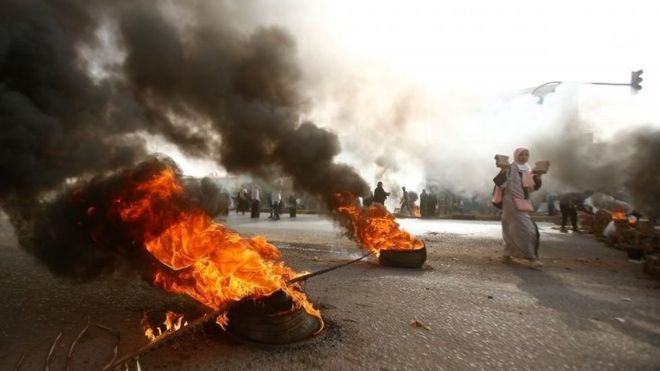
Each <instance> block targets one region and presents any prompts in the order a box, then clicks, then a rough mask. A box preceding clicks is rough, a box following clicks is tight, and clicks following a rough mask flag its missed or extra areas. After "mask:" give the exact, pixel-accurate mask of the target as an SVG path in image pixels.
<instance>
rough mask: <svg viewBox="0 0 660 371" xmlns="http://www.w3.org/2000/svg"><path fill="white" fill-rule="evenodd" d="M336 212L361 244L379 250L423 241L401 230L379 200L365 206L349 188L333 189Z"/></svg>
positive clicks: (405, 247) (415, 246) (412, 246)
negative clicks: (345, 190) (342, 190)
mask: <svg viewBox="0 0 660 371" xmlns="http://www.w3.org/2000/svg"><path fill="white" fill-rule="evenodd" d="M334 201H335V205H336V210H337V212H338V213H339V214H340V215H341V216H343V217H345V218H346V220H347V221H348V223H347V228H348V229H349V234H350V235H351V236H352V237H353V238H355V239H356V240H357V241H358V242H359V243H360V244H361V245H362V247H363V248H365V249H367V250H369V251H374V252H375V253H376V254H378V252H379V251H380V250H416V249H421V248H422V247H424V243H423V242H422V241H420V240H418V239H416V238H414V237H413V236H412V235H411V234H410V233H408V232H406V231H404V230H401V229H400V228H399V224H398V223H397V222H396V221H395V218H394V215H392V213H390V212H389V211H387V209H385V207H384V206H383V205H381V204H378V203H374V204H372V205H371V206H369V207H367V208H362V207H360V206H358V203H357V198H356V197H355V195H353V194H351V193H348V192H340V193H336V194H335V197H334Z"/></svg>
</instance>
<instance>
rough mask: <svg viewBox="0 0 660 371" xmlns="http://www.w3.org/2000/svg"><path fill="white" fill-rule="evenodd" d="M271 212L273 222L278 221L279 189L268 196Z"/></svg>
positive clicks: (280, 196) (280, 194) (280, 192)
mask: <svg viewBox="0 0 660 371" xmlns="http://www.w3.org/2000/svg"><path fill="white" fill-rule="evenodd" d="M270 202H271V210H272V211H271V212H272V214H273V215H272V217H273V220H280V206H281V204H282V191H280V190H279V189H277V190H275V191H273V192H272V193H271V194H270Z"/></svg>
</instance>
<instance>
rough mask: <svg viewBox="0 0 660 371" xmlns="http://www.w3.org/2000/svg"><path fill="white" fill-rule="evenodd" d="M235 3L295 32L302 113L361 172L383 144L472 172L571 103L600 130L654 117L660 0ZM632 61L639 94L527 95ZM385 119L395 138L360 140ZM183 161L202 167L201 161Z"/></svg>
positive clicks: (412, 166)
mask: <svg viewBox="0 0 660 371" xmlns="http://www.w3.org/2000/svg"><path fill="white" fill-rule="evenodd" d="M236 4H238V5H236V10H235V11H236V12H238V13H245V14H252V15H251V16H248V17H251V18H250V19H251V20H250V21H248V22H245V21H244V19H245V18H244V17H240V19H242V20H243V21H241V22H240V23H237V25H236V26H237V27H242V28H244V29H245V31H246V32H249V31H250V30H251V29H253V28H254V27H255V26H256V25H262V24H277V25H281V26H283V27H285V28H288V29H289V30H290V31H291V33H292V34H293V36H294V37H295V38H296V40H297V42H298V46H299V56H300V59H301V61H302V64H303V66H304V69H305V71H306V76H307V80H308V90H309V91H308V94H309V96H310V97H311V99H312V102H313V103H314V104H313V105H312V110H311V111H310V112H307V113H306V115H307V116H306V118H309V119H312V120H314V121H316V122H317V123H319V124H320V125H322V126H326V127H329V128H331V129H332V130H334V131H335V132H337V133H338V134H339V136H340V139H341V141H342V144H343V146H344V148H345V150H346V152H345V153H344V154H342V156H341V160H345V161H348V162H351V163H353V164H355V165H357V166H360V168H361V169H363V172H365V174H364V175H365V176H366V177H367V178H369V179H368V180H369V181H372V180H374V179H371V178H374V177H377V176H380V174H379V173H378V171H379V170H382V169H379V168H378V167H377V166H375V165H373V159H374V158H375V157H377V156H379V155H381V154H387V155H391V156H392V157H393V158H395V159H396V160H397V162H398V163H402V162H403V163H405V164H409V166H400V169H399V171H398V173H397V174H395V175H398V176H399V177H404V178H406V179H409V181H410V182H411V183H413V185H414V186H417V185H420V184H422V183H423V182H424V179H425V178H426V177H427V176H428V174H426V173H425V172H428V170H425V169H424V166H425V164H428V163H429V161H430V162H432V163H434V162H438V163H443V161H445V162H450V163H452V164H453V165H454V167H452V166H449V167H448V168H449V169H450V170H451V171H454V170H456V167H458V168H461V169H463V170H465V171H466V172H467V173H475V174H477V173H480V172H482V171H483V170H482V169H483V168H482V167H481V166H476V165H474V163H475V162H481V161H490V160H491V159H492V155H493V152H495V151H497V152H500V153H509V152H510V151H512V150H513V147H515V146H517V145H519V144H528V142H529V141H531V140H532V139H534V138H536V137H538V136H540V135H549V133H552V132H553V130H555V131H556V130H558V129H557V127H556V126H557V125H559V124H560V123H562V122H563V121H562V120H565V119H566V118H565V116H566V114H567V112H568V114H570V113H571V112H574V111H575V112H578V114H579V116H580V118H581V119H582V121H584V122H585V123H586V125H587V128H586V129H587V130H590V131H593V132H594V133H595V134H596V138H597V139H599V140H608V139H611V137H612V136H613V135H614V133H616V131H617V130H619V129H621V128H625V127H628V126H631V125H642V124H650V125H660V105H658V104H657V102H659V101H660V76H659V75H658V68H659V67H660V39H659V38H658V37H657V35H660V22H658V20H657V16H658V15H659V14H660V1H651V0H649V1H644V0H627V1H581V0H572V1H565V0H558V1H534V0H520V1H518V0H515V1H503V0H499V1H492V0H460V1H423V0H406V1H394V0H391V1H382V0H381V1H376V0H362V1H337V0H334V1H332V0H314V1H302V0H263V1H251V2H244V1H237V2H236ZM246 6H247V8H248V9H247V10H246V9H245V7H246ZM254 14H257V15H254ZM640 68H643V69H644V71H645V72H644V75H643V78H644V82H643V83H642V85H643V86H644V88H643V90H642V91H641V92H640V93H639V94H636V95H632V94H631V93H630V89H628V88H627V87H593V86H584V85H579V84H566V85H565V86H564V87H563V88H560V89H559V90H558V92H557V93H556V94H553V95H552V96H549V97H548V98H547V100H546V103H545V104H544V105H543V106H539V105H538V104H536V100H535V99H533V98H532V97H531V96H529V95H528V94H526V93H527V92H528V90H526V89H529V88H532V87H534V86H536V85H539V84H541V83H543V82H546V81H552V80H564V81H569V82H575V81H605V82H623V83H626V82H629V79H630V72H631V71H632V70H636V69H640ZM393 117H394V118H396V119H398V120H399V121H401V122H397V123H393V122H390V121H392V120H394V119H393ZM394 121H396V120H394ZM382 125H395V126H396V133H392V136H393V137H394V139H391V140H390V139H388V138H387V137H383V138H377V139H376V140H377V141H378V143H377V144H373V143H368V142H367V141H365V140H364V139H365V138H368V137H369V136H370V133H372V132H374V131H375V130H378V128H379V127H380V126H382ZM397 125H398V126H397ZM512 135H513V137H514V138H513V139H512ZM402 138H403V139H402ZM488 142H490V143H489V144H487V145H483V143H488ZM493 142H496V144H493ZM466 149H468V150H467V151H466ZM381 151H382V152H383V153H380V152H381ZM431 152H432V153H433V156H434V157H435V158H431V159H429V153H431ZM468 153H469V155H468ZM420 158H424V160H420ZM180 161H181V160H180ZM370 166H371V167H372V169H370V168H369V167H370ZM184 168H185V169H186V170H188V172H191V173H203V172H206V171H208V170H209V168H208V166H207V165H204V164H201V163H199V162H193V163H190V165H186V164H184Z"/></svg>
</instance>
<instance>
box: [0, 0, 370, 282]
mask: <svg viewBox="0 0 660 371" xmlns="http://www.w3.org/2000/svg"><path fill="white" fill-rule="evenodd" d="M232 4H233V6H236V4H237V3H232ZM229 9H231V6H227V5H226V3H225V2H215V1H204V0H197V1H187V2H169V1H162V2H155V1H147V0H143V1H139V0H138V1H113V2H102V1H94V0H91V1H84V0H50V1H48V0H4V1H2V2H1V3H0V21H1V23H0V123H1V125H2V130H1V131H0V174H2V180H1V182H0V206H2V207H3V209H4V210H5V211H7V212H8V213H9V214H10V218H11V220H12V221H13V223H14V225H15V227H16V229H17V232H18V234H19V237H20V238H19V239H20V242H21V244H22V245H23V246H24V247H26V248H27V249H28V250H29V251H30V252H32V253H33V254H34V255H35V256H37V257H38V259H39V260H40V261H43V262H45V263H46V264H47V265H48V266H49V267H50V269H51V270H53V272H55V273H59V274H64V275H69V276H73V277H76V278H79V279H83V278H89V277H94V276H95V275H96V274H98V273H99V272H101V271H104V270H106V269H113V267H114V264H113V263H112V262H114V261H115V260H116V257H117V256H118V255H117V254H116V251H117V250H116V249H111V248H99V246H98V245H97V244H95V243H92V242H94V241H90V240H88V239H90V238H92V237H90V236H89V235H88V234H84V233H83V234H80V233H75V232H76V231H79V228H80V227H79V224H77V223H80V220H81V218H83V214H84V213H85V212H86V210H87V209H89V206H88V205H87V204H85V203H72V202H71V197H70V192H71V191H70V190H69V189H67V188H66V187H64V186H65V185H66V184H68V183H72V182H74V183H75V182H81V184H87V183H86V182H87V181H89V179H92V181H91V183H89V184H90V187H92V188H91V189H90V190H86V191H84V192H82V191H80V192H82V193H85V194H90V192H91V193H93V195H90V196H89V197H90V198H91V199H102V198H103V197H106V196H104V195H105V194H112V190H111V189H110V188H108V187H109V186H108V184H110V185H112V184H113V183H112V181H107V182H106V181H104V182H103V186H99V185H98V184H99V181H98V180H93V179H98V178H94V176H95V175H99V174H100V175H102V174H109V173H112V172H117V171H120V169H126V168H131V167H132V166H134V165H135V164H136V163H138V162H140V161H141V160H142V159H144V158H145V156H146V153H145V150H144V143H143V141H142V140H140V139H139V138H140V137H139V136H138V135H136V134H139V133H150V134H155V135H159V136H162V137H164V138H165V139H167V140H168V141H170V142H172V143H174V144H176V145H177V146H178V147H179V148H180V149H181V150H182V151H183V152H185V153H186V154H188V155H191V156H197V157H204V158H212V159H214V160H215V161H217V162H218V163H219V164H221V165H222V166H224V167H225V168H226V169H227V170H228V171H230V172H234V173H247V174H252V175H256V176H260V177H265V178H267V177H271V176H272V177H276V176H281V175H283V174H284V175H289V176H291V177H292V178H293V180H294V185H295V186H296V187H297V188H299V189H302V190H305V191H307V192H310V193H314V194H318V195H320V196H322V197H324V198H325V199H326V200H328V201H329V200H331V199H332V194H333V193H334V192H338V191H347V192H351V193H353V194H356V195H363V194H365V193H366V192H367V184H366V182H365V181H364V180H363V179H362V178H361V177H360V176H359V175H358V174H357V173H356V171H355V170H354V169H352V168H351V167H349V166H346V165H342V164H337V163H335V162H334V157H335V156H336V155H337V154H338V153H339V152H340V147H339V141H338V139H337V136H336V135H335V134H334V133H332V132H330V131H328V130H326V129H322V128H319V127H318V126H316V125H315V124H313V123H311V122H305V123H300V121H301V119H300V118H301V117H302V115H303V113H304V112H305V111H306V110H307V109H308V107H309V105H310V102H309V101H308V99H307V98H306V96H305V94H304V91H303V89H302V87H301V81H302V80H301V79H302V72H301V68H300V63H301V61H300V60H299V58H298V56H297V50H296V43H295V41H294V39H293V37H292V36H291V35H290V34H289V33H288V32H287V31H286V30H285V29H283V28H281V27H277V26H263V27H258V28H256V29H254V30H252V31H245V30H243V29H241V28H240V27H234V26H232V25H235V24H236V23H237V22H240V20H236V19H234V18H233V17H235V16H236V13H235V12H230V11H229ZM100 29H104V30H105V32H111V33H112V35H113V40H116V45H114V47H113V48H114V49H116V50H112V52H113V53H115V54H121V55H123V58H120V60H119V61H115V62H112V63H110V65H109V66H107V71H106V74H105V76H104V77H102V78H92V77H91V74H90V73H89V71H88V62H89V61H86V60H85V58H83V57H82V56H81V53H80V50H81V48H84V47H88V49H89V47H90V46H94V45H97V44H98V36H97V35H98V32H99V30H100ZM90 50H97V52H98V53H100V54H103V53H106V52H110V51H108V50H103V49H100V50H99V49H98V48H97V49H94V48H91V49H90ZM97 57H99V58H101V59H102V57H103V56H102V55H99V56H97ZM104 179H105V178H104ZM95 189H97V191H94V190H95ZM53 192H56V193H57V192H60V196H59V197H54V196H53ZM94 192H96V193H94ZM53 200H55V201H53ZM329 202H330V201H329ZM101 203H102V202H101ZM67 236H70V237H67ZM67 238H68V239H73V240H67ZM109 241H111V242H108V244H109V245H112V244H113V243H114V244H117V245H119V246H121V245H123V242H121V241H123V239H121V241H115V240H113V239H112V238H109ZM105 244H106V242H104V243H102V244H101V245H105ZM109 245H108V246H109Z"/></svg>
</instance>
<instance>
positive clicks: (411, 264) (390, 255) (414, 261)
mask: <svg viewBox="0 0 660 371" xmlns="http://www.w3.org/2000/svg"><path fill="white" fill-rule="evenodd" d="M424 262H426V246H424V247H422V248H421V249H417V250H380V255H379V256H378V263H379V264H380V265H384V266H388V267H397V268H421V267H422V265H424Z"/></svg>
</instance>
